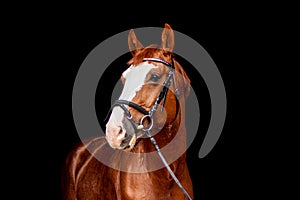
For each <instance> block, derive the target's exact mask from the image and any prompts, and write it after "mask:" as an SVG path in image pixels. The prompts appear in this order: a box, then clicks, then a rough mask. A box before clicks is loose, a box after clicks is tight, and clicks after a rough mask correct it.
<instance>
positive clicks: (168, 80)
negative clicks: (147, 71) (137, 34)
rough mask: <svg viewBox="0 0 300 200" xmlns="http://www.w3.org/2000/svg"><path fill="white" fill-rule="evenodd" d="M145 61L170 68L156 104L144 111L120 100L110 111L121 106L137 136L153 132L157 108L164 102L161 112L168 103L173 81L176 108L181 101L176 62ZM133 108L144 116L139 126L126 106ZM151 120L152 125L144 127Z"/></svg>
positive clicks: (137, 106)
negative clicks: (167, 98) (176, 77)
mask: <svg viewBox="0 0 300 200" xmlns="http://www.w3.org/2000/svg"><path fill="white" fill-rule="evenodd" d="M143 61H152V62H158V63H162V64H164V65H166V66H167V67H169V68H170V71H169V73H168V76H167V78H166V80H165V81H164V83H163V85H162V86H163V87H162V89H161V91H160V93H159V95H158V97H157V98H156V101H155V103H154V105H153V106H152V107H151V109H150V111H147V110H146V109H144V108H143V107H141V106H140V105H138V104H136V103H133V102H132V101H127V100H123V99H118V100H116V101H115V103H114V104H113V105H112V107H111V109H110V111H111V110H112V109H113V108H114V107H116V106H119V107H120V108H121V109H122V110H123V111H124V113H125V115H126V117H127V119H128V120H129V121H130V123H131V125H132V127H133V128H134V130H135V134H137V133H138V132H140V130H143V131H144V132H146V131H147V130H151V129H152V126H153V114H154V113H155V111H156V110H157V107H158V106H159V104H160V103H161V102H162V101H163V103H162V107H161V111H162V110H163V108H164V105H165V102H166V97H167V93H168V91H169V88H170V85H171V81H173V84H174V88H175V95H176V108H177V107H178V102H177V101H178V99H179V96H180V94H179V90H178V88H177V86H176V81H175V75H174V71H175V67H174V61H173V59H172V63H168V62H166V61H164V60H161V59H159V58H144V59H143ZM125 105H127V106H129V107H132V108H134V109H135V110H137V111H139V112H140V113H142V114H143V115H144V116H143V117H142V118H141V120H140V122H139V124H138V125H137V124H136V123H135V122H134V121H133V118H132V115H131V114H130V112H129V110H128V109H127V108H126V106H125ZM177 114H178V111H176V116H175V118H174V120H175V119H176V118H177ZM146 119H147V120H149V121H150V123H149V125H148V126H147V127H145V126H144V125H143V122H144V121H145V120H146Z"/></svg>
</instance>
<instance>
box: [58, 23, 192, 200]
mask: <svg viewBox="0 0 300 200" xmlns="http://www.w3.org/2000/svg"><path fill="white" fill-rule="evenodd" d="M128 45H129V50H130V52H131V53H132V56H133V57H132V59H130V60H129V61H128V64H129V65H130V67H129V68H128V69H127V70H125V71H124V72H123V73H122V76H121V80H122V83H123V85H124V87H123V91H122V93H121V95H120V97H119V99H118V100H116V101H115V104H113V106H112V108H111V110H110V111H111V114H110V118H109V120H108V122H107V124H106V133H105V134H106V136H105V137H104V136H99V137H96V138H93V139H88V140H87V141H83V142H82V143H81V145H78V146H76V147H74V149H73V150H72V151H71V152H70V153H69V155H68V156H67V159H66V165H65V169H66V170H65V171H64V173H63V179H62V186H63V187H62V190H63V199H65V200H101V199H106V200H107V199H108V200H111V199H112V200H114V199H116V200H117V199H118V200H120V199H122V200H132V199H139V200H141V199H145V200H154V199H155V200H158V199H174V200H176V199H180V200H182V199H193V185H192V181H191V177H190V174H189V170H188V166H187V162H186V128H185V100H186V98H187V96H188V95H189V91H190V80H189V78H188V76H187V74H186V73H185V71H184V70H183V68H182V66H181V65H180V64H179V63H178V62H177V61H176V59H175V56H174V53H173V48H174V32H173V30H172V28H171V27H170V26H169V25H168V24H165V27H164V29H163V31H162V37H161V45H153V44H152V45H149V46H147V47H144V46H143V45H142V43H141V42H140V41H139V40H138V39H137V37H136V35H135V33H134V31H133V29H131V30H130V32H129V36H128ZM160 148H161V150H160ZM154 154H155V155H154ZM104 157H105V159H106V160H105V162H101V161H102V160H103V158H104ZM99 158H100V159H99ZM165 158H166V159H165ZM167 160H169V162H168V161H167Z"/></svg>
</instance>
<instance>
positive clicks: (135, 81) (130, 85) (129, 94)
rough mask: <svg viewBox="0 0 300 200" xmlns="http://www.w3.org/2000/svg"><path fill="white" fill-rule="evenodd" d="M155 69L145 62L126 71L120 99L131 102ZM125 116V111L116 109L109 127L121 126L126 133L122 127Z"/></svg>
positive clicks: (110, 119)
mask: <svg viewBox="0 0 300 200" xmlns="http://www.w3.org/2000/svg"><path fill="white" fill-rule="evenodd" d="M153 68H157V66H155V65H153V64H149V63H147V62H143V63H141V64H140V65H139V66H136V67H133V66H130V67H129V68H128V69H127V70H126V71H124V72H123V74H122V75H123V77H124V78H125V85H124V88H123V91H122V93H121V95H120V97H119V99H122V100H127V101H131V100H132V99H133V98H134V97H135V95H136V93H137V92H138V91H139V90H140V89H141V88H142V87H143V85H144V84H145V79H146V76H147V74H148V73H149V71H150V70H151V69H153ZM123 115H124V111H123V110H122V109H121V108H120V107H118V106H117V107H115V108H114V109H113V111H112V113H111V116H110V118H109V121H108V125H110V126H121V127H122V129H123V131H125V130H124V128H123V125H122V119H123Z"/></svg>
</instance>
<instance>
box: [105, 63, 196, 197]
mask: <svg viewBox="0 0 300 200" xmlns="http://www.w3.org/2000/svg"><path fill="white" fill-rule="evenodd" d="M171 60H172V63H169V62H166V61H164V60H162V59H159V58H144V59H143V61H144V62H145V61H151V62H157V63H162V64H164V65H166V66H167V67H169V68H170V71H169V73H168V75H167V78H166V80H165V81H164V83H163V85H162V89H161V91H160V92H159V95H158V96H157V98H156V100H155V103H154V105H153V106H152V107H151V109H150V111H147V110H146V109H144V108H143V107H141V106H140V105H138V104H136V103H134V102H131V101H128V100H123V99H118V100H116V101H115V103H114V104H113V105H112V107H111V108H110V112H111V111H112V109H113V108H114V107H116V106H118V107H120V108H121V109H122V110H123V111H124V113H125V115H126V117H127V119H128V120H129V122H130V123H131V125H132V127H133V128H134V132H135V134H137V133H138V132H141V130H142V131H143V132H144V133H145V134H146V135H147V137H148V138H149V139H150V140H151V142H152V143H153V145H154V147H155V149H156V151H157V153H158V155H159V156H160V158H161V160H162V162H163V163H164V165H165V167H166V168H167V170H168V171H169V173H170V174H171V176H172V177H173V179H174V180H175V182H176V183H177V185H178V186H179V187H180V189H181V190H182V191H183V193H184V195H185V196H186V197H187V198H188V199H189V200H192V198H191V197H190V196H189V194H188V193H187V191H186V190H185V189H184V187H183V186H182V185H181V184H180V182H179V180H178V179H177V177H176V176H175V174H174V172H173V171H172V170H171V168H170V166H169V165H168V163H167V161H166V159H165V158H164V156H163V155H162V153H161V151H160V148H159V146H158V145H157V142H156V140H155V139H154V137H153V136H152V134H151V130H152V127H153V115H154V113H155V112H156V111H157V108H158V106H159V104H160V103H161V102H162V101H163V102H162V107H161V111H162V110H163V108H164V105H165V102H166V98H167V93H168V91H169V88H170V85H171V82H173V84H174V88H175V91H174V93H175V95H176V116H175V118H174V120H173V121H175V120H176V118H177V115H178V105H179V103H178V100H179V97H180V93H179V90H178V88H177V85H176V80H175V75H174V73H175V66H174V60H173V58H172V59H171ZM125 105H127V106H129V107H132V108H134V109H135V110H137V111H139V112H140V113H142V114H143V115H144V116H143V117H142V118H141V119H140V122H139V125H136V123H135V122H134V121H133V118H132V115H131V114H130V112H129V110H128V109H127V108H126V106H125ZM145 120H149V124H148V125H147V127H145V126H144V125H143V124H144V121H145ZM136 136H137V135H136Z"/></svg>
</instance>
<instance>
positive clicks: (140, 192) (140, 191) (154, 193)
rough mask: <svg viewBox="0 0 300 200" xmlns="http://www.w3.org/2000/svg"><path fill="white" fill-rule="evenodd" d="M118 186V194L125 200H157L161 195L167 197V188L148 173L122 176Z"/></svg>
mask: <svg viewBox="0 0 300 200" xmlns="http://www.w3.org/2000/svg"><path fill="white" fill-rule="evenodd" d="M120 185H121V188H120V189H121V191H120V192H121V194H122V197H123V198H124V199H126V200H131V199H143V200H152V199H153V200H154V199H156V200H157V199H158V197H159V196H160V195H161V194H162V193H164V195H168V190H166V189H167V188H166V187H165V186H164V185H163V184H162V182H158V180H157V179H156V178H153V177H152V176H151V174H150V173H144V174H123V175H121V176H120ZM123 198H122V199H123Z"/></svg>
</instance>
